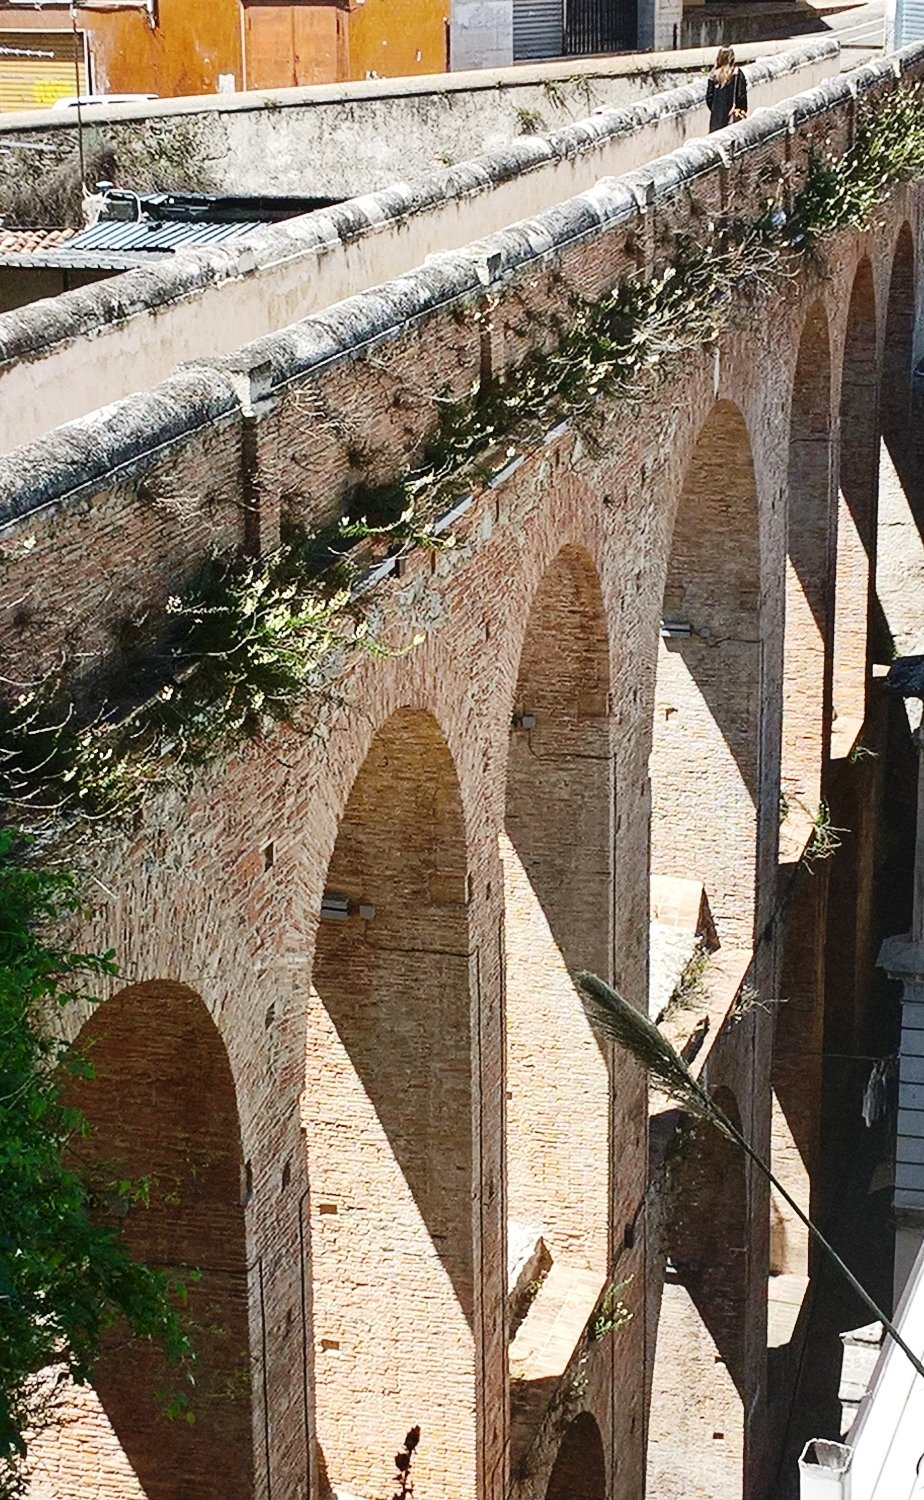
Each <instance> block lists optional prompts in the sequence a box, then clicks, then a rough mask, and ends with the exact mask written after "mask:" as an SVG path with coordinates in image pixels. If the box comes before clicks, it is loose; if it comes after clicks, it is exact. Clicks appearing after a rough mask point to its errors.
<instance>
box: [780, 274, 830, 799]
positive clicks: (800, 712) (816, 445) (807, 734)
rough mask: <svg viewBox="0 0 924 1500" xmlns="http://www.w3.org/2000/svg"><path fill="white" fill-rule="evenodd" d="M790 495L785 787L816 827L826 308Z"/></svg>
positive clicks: (800, 406)
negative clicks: (814, 821) (814, 819)
mask: <svg viewBox="0 0 924 1500" xmlns="http://www.w3.org/2000/svg"><path fill="white" fill-rule="evenodd" d="M787 490H788V499H787V506H786V609H785V621H784V634H783V730H782V755H781V780H782V786H783V792H784V794H785V796H786V797H787V799H788V801H789V803H790V804H791V805H793V806H795V807H798V808H799V809H801V810H802V812H803V814H805V815H807V817H808V819H812V818H814V816H815V813H816V811H817V808H818V804H819V802H820V801H821V774H822V760H823V756H824V751H825V746H826V745H827V743H828V735H829V732H830V686H829V683H828V673H829V655H830V649H829V648H830V641H831V637H832V634H833V612H832V597H831V587H830V581H831V565H832V561H833V557H832V552H833V540H834V538H833V529H832V516H833V507H832V506H831V351H830V341H829V337H828V319H827V314H826V312H825V309H824V306H823V305H822V303H820V302H816V303H814V305H813V306H812V307H811V308H809V311H808V313H807V315H806V319H805V323H804V325H803V328H802V337H801V339H800V341H799V354H798V358H797V360H796V371H795V375H794V377H793V387H792V403H791V407H790V423H789V470H788V483H787Z"/></svg>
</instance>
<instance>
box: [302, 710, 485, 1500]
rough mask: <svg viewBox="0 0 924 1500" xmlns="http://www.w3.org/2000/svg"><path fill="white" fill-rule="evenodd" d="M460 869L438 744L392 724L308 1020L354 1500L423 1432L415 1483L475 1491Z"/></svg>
mask: <svg viewBox="0 0 924 1500" xmlns="http://www.w3.org/2000/svg"><path fill="white" fill-rule="evenodd" d="M467 869H468V864H467V849H466V838H465V829H464V823H463V812H462V804H461V795H460V789H459V783H458V779H457V776H456V772H455V767H454V765H453V761H452V757H451V755H450V752H449V750H448V748H447V745H446V742H445V740H444V738H443V735H442V733H441V730H440V728H439V726H438V724H437V723H436V721H435V720H434V719H433V718H432V717H431V716H430V715H429V714H428V713H426V712H423V711H418V710H415V709H411V708H403V709H400V710H398V711H397V712H396V713H394V714H393V715H392V716H391V717H390V718H389V719H388V720H387V721H386V722H385V723H384V724H383V725H382V727H381V728H380V729H379V730H378V733H377V734H376V736H375V738H374V739H373V741H372V744H371V747H370V749H369V751H368V754H367V755H366V758H365V760H364V762H363V765H362V767H361V769H360V771H359V774H358V775H357V777H356V780H355V782H354V784H353V788H352V791H351V793H350V796H349V799H348V801H347V804H346V808H345V810H344V812H343V816H342V818H341V821H340V827H339V831H338V835H337V841H336V845H335V848H334V851H333V855H332V857H331V861H330V865H329V867H328V874H327V882H326V890H325V896H324V901H323V905H322V910H321V921H320V924H319V928H318V935H317V944H316V949H315V957H314V969H313V974H312V989H311V998H310V1006H309V1039H308V1068H307V1083H306V1116H307V1123H308V1134H307V1140H308V1153H309V1171H310V1181H311V1184H312V1211H311V1224H312V1290H313V1313H314V1318H313V1321H314V1331H315V1372H316V1374H315V1380H316V1419H317V1432H318V1440H319V1444H320V1449H321V1460H322V1463H323V1465H324V1466H325V1468H326V1475H327V1480H328V1481H329V1483H330V1485H331V1486H332V1487H333V1488H335V1489H346V1490H350V1491H353V1492H356V1493H360V1494H365V1493H376V1491H377V1487H380V1485H381V1483H382V1476H383V1466H384V1465H387V1461H388V1458H389V1455H390V1454H391V1452H392V1450H393V1449H394V1448H395V1446H396V1444H398V1443H399V1442H400V1440H401V1438H402V1437H403V1435H404V1433H405V1432H406V1431H407V1430H408V1428H409V1427H410V1426H412V1425H413V1424H414V1423H420V1425H421V1426H423V1427H425V1429H426V1441H425V1442H424V1443H422V1444H421V1448H420V1450H419V1453H418V1456H417V1459H416V1460H415V1475H416V1476H417V1477H418V1479H419V1482H420V1485H421V1488H425V1489H426V1490H428V1491H433V1492H434V1493H438V1494H452V1495H455V1496H465V1495H468V1494H471V1493H472V1492H473V1489H474V1476H475V1442H476V1438H475V1408H476V1388H475V1338H474V1333H473V1324H474V1298H475V1293H474V1245H473V1236H474V1219H473V1202H474V1199H475V1182H474V1157H473V1146H472V1141H473V1111H472V1045H473V1043H472V1035H471V1019H470V1011H471V1000H470V977H469V964H470V951H469V941H470V940H469V926H468V911H467V899H468V893H467Z"/></svg>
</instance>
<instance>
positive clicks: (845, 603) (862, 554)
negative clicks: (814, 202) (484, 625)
mask: <svg viewBox="0 0 924 1500" xmlns="http://www.w3.org/2000/svg"><path fill="white" fill-rule="evenodd" d="M877 403H878V368H877V361H876V288H875V283H874V280H873V268H872V266H871V264H870V262H869V259H868V258H866V257H864V259H863V260H861V262H860V264H859V266H858V267H857V272H856V275H855V277H854V280H853V287H852V290H851V294H850V306H849V309H848V313H847V332H846V337H845V342H844V361H843V372H842V377H841V402H840V424H839V425H840V443H839V482H838V506H837V563H836V573H835V617H834V681H833V713H834V730H835V733H836V734H838V733H839V731H843V730H844V729H845V728H846V729H847V733H848V734H849V735H850V736H851V738H854V737H855V734H856V730H857V729H858V728H859V726H860V724H861V723H862V721H863V719H864V717H865V715H866V684H867V678H868V628H869V626H868V622H869V609H870V590H871V583H872V578H873V576H874V571H875V545H876V494H877V490H878V484H879V440H878V426H879V421H878V410H877Z"/></svg>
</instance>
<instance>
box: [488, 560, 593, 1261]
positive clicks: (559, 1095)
mask: <svg viewBox="0 0 924 1500" xmlns="http://www.w3.org/2000/svg"><path fill="white" fill-rule="evenodd" d="M609 686H610V658H609V643H608V636H607V626H606V615H605V612H604V607H603V597H602V593H601V590H600V583H599V579H598V577H597V572H596V569H595V567H594V564H593V561H592V560H591V558H590V557H589V556H588V554H587V553H586V552H584V551H582V550H581V549H580V548H578V547H574V546H570V547H566V548H564V549H563V550H562V551H561V552H560V553H559V554H558V556H557V557H556V558H555V559H554V561H553V562H552V563H551V564H550V566H549V567H548V569H547V570H546V572H545V574H544V576H543V578H542V580H541V582H540V584H539V587H538V589H537V590H536V594H535V597H534V599H533V603H532V607H531V609H530V613H529V619H528V623H527V628H526V634H525V637H524V641H523V647H522V651H521V655H520V663H519V672H518V678H517V686H516V697H515V706H514V713H513V719H512V725H511V731H510V742H509V751H508V758H507V797H506V819H505V836H504V837H503V838H502V839H501V857H502V860H503V865H504V897H505V916H504V923H505V962H506V1014H507V1098H508V1105H507V1172H508V1212H509V1215H510V1219H511V1220H512V1221H514V1223H516V1224H517V1225H519V1226H524V1227H528V1228H529V1229H530V1231H531V1232H533V1233H535V1234H538V1232H539V1231H544V1234H545V1238H546V1240H547V1243H548V1246H549V1249H550V1251H551V1253H552V1256H553V1258H558V1257H560V1256H564V1257H566V1258H568V1257H570V1258H571V1259H572V1260H573V1261H575V1262H576V1263H577V1264H580V1265H582V1266H584V1267H586V1268H588V1269H593V1270H597V1271H599V1273H600V1275H601V1277H602V1276H603V1275H605V1272H606V1265H607V1243H608V1212H607V1204H608V1196H609V1181H608V1155H609V1152H608V1144H607V1143H608V1134H609V1130H608V1122H609V1068H608V1064H607V1055H606V1049H605V1048H601V1047H600V1045H599V1044H598V1042H597V1040H596V1038H595V1037H594V1035H593V1033H592V1031H591V1029H590V1026H589V1025H588V1023H587V1019H586V1017H585V1014H584V1008H583V1006H582V1004H581V1001H580V998H579V996H578V994H577V991H576V990H575V987H574V985H573V983H572V980H571V974H573V973H574V972H576V971H577V970H579V969H584V968H586V969H590V970H592V971H594V972H596V973H598V974H601V975H603V976H604V977H605V978H606V977H609V976H610V974H611V972H612V942H613V918H612V906H613V899H614V895H613V796H614V792H613V759H612V748H611V740H610V720H609ZM576 1099H580V1100H581V1105H580V1108H579V1109H575V1100H576Z"/></svg>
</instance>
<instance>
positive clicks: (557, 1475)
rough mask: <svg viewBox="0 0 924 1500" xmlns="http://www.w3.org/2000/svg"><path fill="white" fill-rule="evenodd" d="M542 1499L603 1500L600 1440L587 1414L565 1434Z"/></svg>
mask: <svg viewBox="0 0 924 1500" xmlns="http://www.w3.org/2000/svg"><path fill="white" fill-rule="evenodd" d="M545 1500H606V1457H605V1454H604V1451H603V1439H602V1437H601V1436H600V1428H599V1427H598V1426H597V1422H596V1419H595V1418H594V1417H592V1416H591V1414H590V1412H589V1411H582V1412H581V1413H580V1415H579V1416H576V1417H575V1418H574V1420H573V1421H572V1422H571V1423H569V1425H568V1427H567V1429H566V1431H565V1435H564V1437H563V1438H562V1440H561V1443H560V1445H559V1449H558V1453H557V1454H556V1457H555V1463H554V1465H553V1467H552V1472H551V1474H550V1475H549V1483H548V1488H547V1489H546V1492H545Z"/></svg>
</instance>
